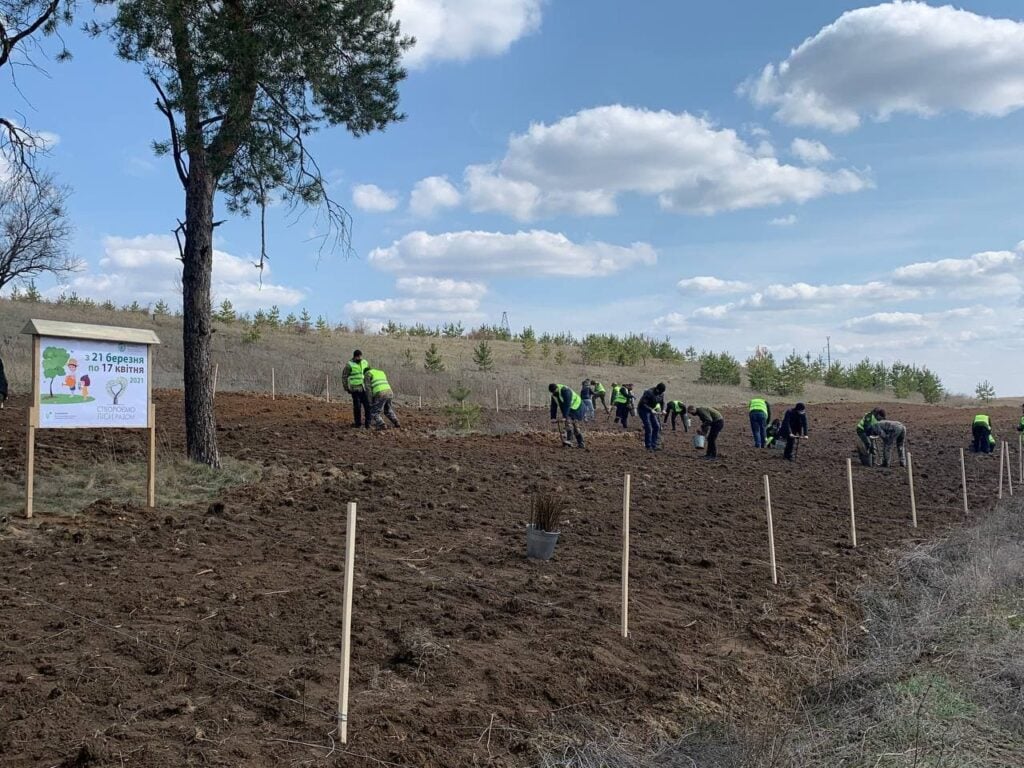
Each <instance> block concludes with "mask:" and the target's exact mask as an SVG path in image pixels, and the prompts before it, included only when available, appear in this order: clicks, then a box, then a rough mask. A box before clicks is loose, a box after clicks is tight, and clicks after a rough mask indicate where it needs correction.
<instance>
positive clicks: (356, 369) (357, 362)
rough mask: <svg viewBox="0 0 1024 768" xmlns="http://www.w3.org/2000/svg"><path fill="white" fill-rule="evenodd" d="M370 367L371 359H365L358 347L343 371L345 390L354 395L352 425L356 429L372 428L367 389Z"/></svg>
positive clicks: (342, 378)
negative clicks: (367, 372) (367, 373)
mask: <svg viewBox="0 0 1024 768" xmlns="http://www.w3.org/2000/svg"><path fill="white" fill-rule="evenodd" d="M369 367H370V363H369V361H368V360H364V359H363V353H362V352H361V351H360V350H358V349H357V350H356V351H355V352H353V353H352V359H351V360H349V361H348V362H347V363H345V367H344V368H343V369H342V371H341V380H342V382H343V384H344V387H345V391H346V392H348V393H349V394H350V395H352V426H353V427H355V428H356V429H358V428H359V427H366V428H367V429H369V428H370V396H369V393H368V392H367V391H366V371H367V369H369Z"/></svg>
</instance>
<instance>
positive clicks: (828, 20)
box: [4, 0, 1024, 395]
mask: <svg viewBox="0 0 1024 768" xmlns="http://www.w3.org/2000/svg"><path fill="white" fill-rule="evenodd" d="M396 15H397V16H398V17H399V18H400V19H401V20H402V21H403V23H404V24H405V27H406V29H407V31H409V32H411V33H413V34H416V35H417V37H418V39H419V40H420V43H419V45H418V46H417V47H416V48H414V49H413V51H412V52H411V53H410V54H409V57H408V60H407V63H408V65H409V68H410V73H409V77H408V79H407V80H406V82H405V83H404V85H403V86H402V108H403V110H404V111H405V112H406V113H407V115H408V118H407V120H406V121H404V122H403V123H400V124H398V125H394V126H392V127H390V128H389V129H388V130H387V131H385V132H383V133H380V134H376V135H373V136H369V137H364V138H362V139H358V140H356V139H352V138H351V137H349V136H347V135H346V134H345V133H344V132H343V131H342V130H340V129H339V130H330V131H326V132H323V133H321V134H319V135H318V136H317V137H316V139H315V143H314V150H315V152H316V154H317V156H318V158H319V161H320V164H321V167H322V168H324V169H325V170H326V172H327V173H328V175H329V178H330V179H331V189H332V192H333V194H334V195H335V196H336V197H337V198H338V199H339V200H340V201H341V202H342V203H344V204H345V205H346V206H347V207H348V209H349V210H350V212H351V213H352V216H353V220H354V224H353V226H354V229H353V238H352V242H353V246H354V251H355V254H354V255H353V256H351V257H348V258H345V257H344V256H342V255H340V254H330V253H320V252H319V249H318V247H317V242H316V240H315V239H312V235H314V234H315V232H316V231H317V224H316V217H315V212H309V213H307V214H306V215H305V216H303V217H301V218H299V219H298V220H294V219H293V218H292V217H289V216H288V215H287V213H286V211H284V210H281V209H275V210H274V211H273V212H272V215H271V229H270V241H269V253H270V256H271V262H270V263H271V269H270V272H269V274H266V275H264V280H263V285H262V287H261V286H260V283H259V275H258V274H257V273H256V272H255V271H254V270H253V269H252V267H251V262H252V261H253V254H255V253H257V252H258V229H257V227H256V223H255V222H254V221H252V220H246V219H241V218H234V219H230V220H229V221H228V223H226V224H225V225H224V226H222V227H221V228H219V229H218V231H217V244H218V248H219V251H218V254H217V258H216V267H215V280H214V285H215V291H216V294H217V297H218V299H221V298H228V299H231V300H232V301H233V302H234V303H235V304H236V305H237V306H240V307H241V308H243V309H247V310H252V309H254V308H256V307H258V306H264V307H269V306H270V305H271V304H277V305H279V306H280V307H281V309H282V310H283V311H285V312H287V311H289V310H296V311H297V310H299V309H301V308H302V307H308V308H309V310H310V311H311V312H312V313H313V314H314V315H316V314H323V315H325V316H327V317H329V318H330V320H331V321H332V322H342V321H346V322H351V321H355V320H364V321H366V322H368V323H370V324H375V323H379V322H382V321H385V320H389V319H393V320H396V321H399V322H405V323H411V322H417V321H423V322H428V323H436V322H441V321H443V320H447V319H451V320H462V321H464V322H465V323H466V324H467V325H469V324H477V323H480V322H488V323H496V322H498V321H499V320H500V318H501V315H502V312H503V311H507V312H508V314H509V317H510V319H511V323H512V325H513V327H514V328H519V327H521V326H523V325H526V324H532V325H533V326H534V327H535V328H537V329H538V330H552V331H557V330H571V331H573V332H575V333H577V334H582V333H586V332H590V331H614V332H628V331H641V332H645V333H649V334H653V335H658V336H664V335H668V336H670V337H671V338H672V340H673V341H674V342H675V343H676V344H678V345H679V346H681V347H685V346H687V345H690V344H693V345H695V346H696V347H698V348H704V347H706V348H712V349H728V350H730V351H732V352H733V353H734V354H736V355H738V356H740V357H746V356H748V355H749V354H750V353H751V352H752V351H753V349H754V348H755V347H756V346H758V345H763V346H767V347H769V348H770V349H772V350H774V351H775V352H776V353H777V354H779V355H785V354H786V353H788V352H789V351H790V350H791V349H793V348H796V349H797V350H798V351H800V352H801V353H803V352H804V351H810V352H811V353H812V354H816V353H817V352H818V351H819V350H821V349H822V348H823V347H824V344H825V337H826V336H830V337H831V340H832V350H833V356H834V357H838V358H839V359H844V360H849V361H852V360H856V359H859V358H860V357H863V356H865V355H869V356H871V357H873V358H883V359H887V360H890V361H891V360H894V359H903V360H904V361H908V362H911V361H913V362H918V363H925V364H927V365H929V366H931V367H933V368H934V369H936V370H937V371H938V372H939V374H940V375H941V376H942V377H943V379H944V381H946V382H947V384H948V385H949V386H950V387H951V388H953V389H954V390H959V391H970V390H973V388H974V384H975V383H977V382H978V381H980V380H981V379H985V378H987V379H990V380H991V381H992V382H993V383H994V384H995V385H996V388H997V391H998V392H999V393H1000V394H1003V395H1009V394H1013V393H1019V392H1020V391H1021V390H1022V389H1024V387H1021V386H1020V385H1019V383H1018V375H1019V370H1020V364H1019V360H1020V358H1021V353H1022V352H1024V326H1022V322H1021V306H1022V295H1024V293H1022V286H1024V282H1022V280H1024V244H1022V241H1024V226H1022V224H1024V222H1022V215H1021V204H1020V199H1021V187H1022V184H1021V179H1024V109H1022V107H1024V8H1022V7H1021V5H1020V3H1019V2H1009V1H1008V0H999V1H996V0H991V1H988V2H982V1H980V0H979V1H969V2H964V3H963V4H962V6H958V9H954V8H951V7H948V6H947V7H942V6H938V5H926V4H923V3H916V2H906V3H887V4H882V5H874V6H871V5H861V4H857V3H850V2H830V1H825V0H813V1H812V0H793V1H791V2H785V3H781V2H779V3H764V2H753V1H751V2H740V1H739V0H735V1H733V2H720V3H680V2H676V1H675V0H658V1H655V0H649V2H645V3H640V4H633V5H624V4H623V3H621V2H614V1H613V0H587V2H584V1H583V0H573V1H566V2H554V1H552V0H548V1H547V2H544V1H543V0H488V2H486V3H485V2H477V1H476V0H399V2H397V3H396ZM67 42H68V45H69V46H70V47H71V49H72V51H73V53H74V59H73V60H72V61H71V62H70V63H67V64H56V63H51V64H47V65H46V74H45V75H42V74H36V73H33V72H31V71H28V70H21V71H19V72H18V81H17V84H18V86H19V87H20V90H21V92H22V93H23V94H24V96H25V97H24V98H22V97H21V96H19V95H18V93H17V92H16V91H15V90H14V88H13V86H12V85H11V84H10V83H9V82H7V83H6V84H5V86H4V87H5V88H6V91H5V93H4V99H5V101H4V103H5V104H6V105H15V106H13V107H9V111H11V112H13V111H15V110H16V111H19V112H22V113H24V115H25V116H26V118H27V119H28V121H29V123H30V125H31V126H32V127H33V128H35V129H37V130H44V131H48V132H51V133H53V134H55V135H56V136H57V137H59V140H58V142H57V144H56V146H55V147H54V149H53V151H52V157H51V158H50V159H49V160H48V163H49V165H50V167H51V168H52V169H53V170H54V171H55V172H56V173H57V174H58V175H59V178H60V180H61V181H63V182H64V183H66V184H68V185H69V186H70V187H72V189H73V191H74V194H73V197H72V199H71V214H72V217H73V219H74V222H75V225H76V235H75V250H76V252H77V254H78V255H80V256H81V257H82V258H83V259H84V261H85V262H86V265H87V266H86V268H85V270H84V271H83V272H81V273H79V274H77V275H74V276H72V277H71V278H70V279H69V281H68V282H69V287H68V288H65V290H75V291H77V292H78V293H79V294H82V295H91V296H94V297H96V298H100V299H102V298H108V297H109V298H112V299H114V300H115V301H117V302H119V303H126V302H130V301H132V300H139V301H140V302H142V303H151V302H154V301H156V300H157V299H159V298H163V299H165V300H166V301H168V302H169V303H171V304H172V305H174V304H180V299H179V298H178V296H177V291H178V288H177V277H178V275H177V268H176V265H175V262H174V247H173V240H171V239H170V237H169V233H170V231H171V230H172V228H173V226H174V222H175V220H176V218H178V217H179V216H180V215H181V210H182V202H183V196H182V192H181V190H180V187H179V186H178V182H177V179H176V176H175V174H174V171H173V168H172V167H171V164H170V162H169V161H168V160H166V159H158V158H155V157H154V156H153V155H152V152H151V151H150V149H149V144H150V142H151V141H152V140H153V139H162V138H163V137H164V132H165V125H164V124H163V118H162V117H161V116H160V115H159V114H158V113H157V112H156V110H155V109H154V108H153V93H152V90H151V86H149V84H148V83H147V82H146V80H145V78H144V77H143V75H142V71H141V69H140V68H139V67H138V66H136V65H132V64H126V63H123V62H120V61H118V60H117V59H116V58H115V57H114V55H113V50H112V46H111V44H110V43H109V42H108V41H106V40H102V39H100V40H93V39H89V38H86V37H84V36H82V35H80V34H78V33H70V34H69V35H67ZM46 287H47V288H48V290H49V291H50V292H51V293H54V294H55V293H59V292H60V290H62V288H61V287H59V286H55V285H47V286H46Z"/></svg>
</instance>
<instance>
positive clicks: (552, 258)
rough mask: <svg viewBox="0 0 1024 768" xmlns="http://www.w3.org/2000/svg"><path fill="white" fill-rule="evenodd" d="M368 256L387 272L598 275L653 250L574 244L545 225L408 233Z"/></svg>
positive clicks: (650, 257) (645, 258) (645, 259)
mask: <svg viewBox="0 0 1024 768" xmlns="http://www.w3.org/2000/svg"><path fill="white" fill-rule="evenodd" d="M369 261H370V263H371V264H373V265H374V266H375V267H377V268H379V269H383V270H387V271H391V272H419V273H426V274H434V275H436V274H442V275H445V274H448V275H450V274H460V275H509V276H518V275H527V274H528V275H532V276H534V277H536V276H541V275H560V276H564V277H598V276H601V275H607V274H611V273H614V272H619V271H621V270H624V269H628V268H631V267H635V266H638V265H643V264H647V265H650V264H654V263H655V262H656V261H657V255H656V253H655V251H654V249H653V248H652V247H651V246H650V245H648V244H646V243H633V244H632V245H629V246H619V245H611V244H609V243H602V242H587V243H575V242H573V241H572V240H570V239H569V238H567V237H566V236H565V235H562V234H559V233H556V232H548V231H545V230H531V231H529V232H516V233H515V234H505V233H502V232H473V231H463V232H445V233H442V234H438V235H431V234H428V233H426V232H422V231H418V232H410V233H409V234H407V235H405V236H404V237H402V238H401V239H400V240H396V241H395V242H394V243H392V244H391V245H390V246H388V247H387V248H376V249H374V250H373V251H372V252H371V253H370V257H369Z"/></svg>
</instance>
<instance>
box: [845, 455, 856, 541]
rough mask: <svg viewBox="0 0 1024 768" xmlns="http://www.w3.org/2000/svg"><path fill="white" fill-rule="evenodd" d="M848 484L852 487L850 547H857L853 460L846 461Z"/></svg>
mask: <svg viewBox="0 0 1024 768" xmlns="http://www.w3.org/2000/svg"><path fill="white" fill-rule="evenodd" d="M846 483H847V485H849V486H850V545H851V546H853V547H854V548H856V546H857V514H856V513H855V512H854V509H853V460H852V459H847V460H846Z"/></svg>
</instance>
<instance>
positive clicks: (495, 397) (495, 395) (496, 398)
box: [494, 387, 498, 413]
mask: <svg viewBox="0 0 1024 768" xmlns="http://www.w3.org/2000/svg"><path fill="white" fill-rule="evenodd" d="M494 412H495V413H497V412H498V388H497V387H495V388H494Z"/></svg>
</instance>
